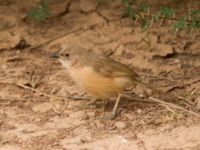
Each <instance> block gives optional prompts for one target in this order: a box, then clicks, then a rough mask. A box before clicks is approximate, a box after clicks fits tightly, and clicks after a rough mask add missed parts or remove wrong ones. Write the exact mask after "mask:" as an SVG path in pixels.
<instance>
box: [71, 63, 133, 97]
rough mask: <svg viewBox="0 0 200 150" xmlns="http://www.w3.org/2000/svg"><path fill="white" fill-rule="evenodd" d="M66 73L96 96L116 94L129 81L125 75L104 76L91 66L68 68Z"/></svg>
mask: <svg viewBox="0 0 200 150" xmlns="http://www.w3.org/2000/svg"><path fill="white" fill-rule="evenodd" d="M68 73H69V75H70V77H71V78H72V79H73V80H74V81H75V82H76V84H77V85H79V86H80V87H81V88H82V89H83V90H85V91H86V92H88V93H89V94H91V95H92V96H95V97H97V98H110V97H114V96H117V95H118V94H119V93H121V92H122V91H123V90H124V88H125V87H126V86H128V84H129V83H130V81H129V80H128V79H127V78H126V77H104V76H103V75H102V74H100V73H98V72H96V71H94V70H93V69H92V68H91V67H80V68H68Z"/></svg>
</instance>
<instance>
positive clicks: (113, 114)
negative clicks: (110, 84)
mask: <svg viewBox="0 0 200 150" xmlns="http://www.w3.org/2000/svg"><path fill="white" fill-rule="evenodd" d="M121 96H122V95H121V94H119V95H118V96H117V100H116V102H115V105H114V107H113V110H112V112H111V119H114V118H115V117H116V115H117V108H118V106H119V102H120V99H121Z"/></svg>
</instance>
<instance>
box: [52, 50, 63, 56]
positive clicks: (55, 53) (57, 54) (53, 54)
mask: <svg viewBox="0 0 200 150" xmlns="http://www.w3.org/2000/svg"><path fill="white" fill-rule="evenodd" d="M62 50H63V49H59V50H58V51H56V52H53V53H52V54H51V56H50V58H59V53H60V52H61V51H62Z"/></svg>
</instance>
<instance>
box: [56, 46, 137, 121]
mask: <svg viewBox="0 0 200 150" xmlns="http://www.w3.org/2000/svg"><path fill="white" fill-rule="evenodd" d="M52 57H54V58H58V60H59V62H60V63H61V64H62V65H63V66H64V68H66V70H67V73H68V75H69V76H70V77H71V78H72V80H73V81H74V82H75V83H76V85H77V86H79V87H80V88H81V89H83V90H84V91H86V92H87V93H88V94H89V95H91V96H92V97H94V98H96V99H102V100H109V99H111V98H116V101H115V104H114V107H113V109H112V112H111V113H110V115H108V116H109V117H107V118H109V119H114V118H115V117H116V115H117V108H118V105H119V102H120V99H121V97H122V96H123V93H124V92H125V90H126V89H127V88H129V87H133V88H134V87H136V85H137V84H139V83H141V81H140V79H139V76H138V74H137V73H136V72H135V71H133V70H132V69H130V68H129V67H128V66H127V65H125V64H122V63H120V62H118V61H116V60H114V59H112V58H110V57H108V56H104V55H103V54H99V53H96V52H94V51H92V50H88V49H85V48H83V47H80V46H75V45H74V46H71V47H65V48H62V49H61V50H59V51H56V52H54V53H53V55H52Z"/></svg>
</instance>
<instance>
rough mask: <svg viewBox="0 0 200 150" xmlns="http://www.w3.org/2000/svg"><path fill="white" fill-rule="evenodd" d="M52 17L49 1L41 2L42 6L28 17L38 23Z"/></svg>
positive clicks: (33, 10)
mask: <svg viewBox="0 0 200 150" xmlns="http://www.w3.org/2000/svg"><path fill="white" fill-rule="evenodd" d="M49 15H50V11H49V7H48V2H47V0H41V1H40V4H39V5H38V6H37V7H36V8H34V9H32V10H31V11H30V12H28V15H27V16H28V17H29V18H32V19H34V20H36V21H37V22H44V21H45V20H46V19H47V18H48V17H49Z"/></svg>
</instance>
